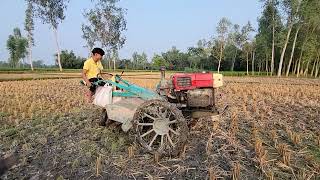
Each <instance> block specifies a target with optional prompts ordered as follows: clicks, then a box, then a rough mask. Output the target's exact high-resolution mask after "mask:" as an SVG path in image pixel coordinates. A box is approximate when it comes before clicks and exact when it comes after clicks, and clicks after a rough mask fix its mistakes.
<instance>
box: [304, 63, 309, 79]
mask: <svg viewBox="0 0 320 180" xmlns="http://www.w3.org/2000/svg"><path fill="white" fill-rule="evenodd" d="M309 64H310V61H308V62H307V66H306V69H305V70H304V73H303V75H304V76H308V70H309Z"/></svg>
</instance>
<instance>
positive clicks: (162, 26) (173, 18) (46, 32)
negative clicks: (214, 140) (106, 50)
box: [0, 0, 262, 64]
mask: <svg viewBox="0 0 320 180" xmlns="http://www.w3.org/2000/svg"><path fill="white" fill-rule="evenodd" d="M119 5H120V6H121V7H124V8H126V9H127V15H126V19H127V29H128V30H127V31H126V32H125V36H126V38H127V40H126V44H125V45H124V47H123V48H122V49H121V50H120V54H119V55H120V57H121V58H130V57H131V55H132V53H133V52H135V51H137V52H139V53H141V52H146V53H147V55H148V58H149V59H150V58H151V57H152V56H153V54H155V53H161V52H164V51H166V50H168V49H170V48H171V47H172V46H176V47H177V48H178V49H181V50H183V51H185V50H186V49H187V48H188V47H191V46H194V45H196V43H197V41H198V40H200V39H209V38H210V37H212V36H213V35H214V34H215V27H216V24H217V23H218V21H219V20H220V19H221V18H222V17H227V18H228V19H230V20H231V21H232V23H237V24H240V25H244V24H245V23H247V22H248V21H251V22H252V24H253V26H254V27H255V28H256V27H257V18H258V17H259V16H260V14H261V11H262V4H261V3H259V2H258V1H257V0H121V2H120V4H119ZM92 6H93V4H92V3H91V1H90V0H81V1H80V0H70V3H69V4H68V8H67V11H66V19H65V20H64V21H63V22H62V24H60V26H59V29H58V35H59V41H60V45H61V49H67V50H73V51H74V52H75V53H76V55H80V56H83V57H87V56H88V53H89V52H88V49H86V48H84V47H83V46H84V45H85V41H84V40H83V39H82V38H81V35H82V32H81V24H82V23H84V22H85V19H84V18H83V15H82V13H83V12H84V9H88V8H90V7H92ZM25 9H26V3H25V1H24V0H1V6H0V17H1V28H0V60H7V59H8V56H9V53H8V51H7V49H6V41H7V39H8V36H9V35H10V34H12V31H13V28H15V27H19V28H20V29H21V30H22V33H23V34H24V35H25V31H24V30H23V27H24V25H23V23H24V18H25ZM35 21H36V22H35V32H34V36H35V37H34V38H35V45H36V46H35V47H34V48H33V57H34V59H35V60H43V61H44V62H45V63H47V64H52V63H53V54H54V53H55V52H56V47H55V43H54V39H53V32H52V30H51V29H50V28H49V26H48V25H46V24H42V22H41V21H40V20H35Z"/></svg>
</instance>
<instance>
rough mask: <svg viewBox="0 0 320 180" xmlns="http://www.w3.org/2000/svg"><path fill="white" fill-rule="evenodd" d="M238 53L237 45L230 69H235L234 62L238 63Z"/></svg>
mask: <svg viewBox="0 0 320 180" xmlns="http://www.w3.org/2000/svg"><path fill="white" fill-rule="evenodd" d="M237 54H238V48H237V47H236V53H235V54H234V56H233V59H232V64H231V69H230V70H231V71H233V70H234V64H235V63H236V58H237Z"/></svg>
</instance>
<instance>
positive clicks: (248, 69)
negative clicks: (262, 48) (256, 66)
mask: <svg viewBox="0 0 320 180" xmlns="http://www.w3.org/2000/svg"><path fill="white" fill-rule="evenodd" d="M247 75H249V51H248V52H247Z"/></svg>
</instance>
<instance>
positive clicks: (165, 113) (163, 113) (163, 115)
mask: <svg viewBox="0 0 320 180" xmlns="http://www.w3.org/2000/svg"><path fill="white" fill-rule="evenodd" d="M167 114H168V109H166V110H165V111H164V112H161V115H162V118H166V117H167Z"/></svg>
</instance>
